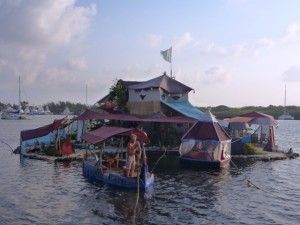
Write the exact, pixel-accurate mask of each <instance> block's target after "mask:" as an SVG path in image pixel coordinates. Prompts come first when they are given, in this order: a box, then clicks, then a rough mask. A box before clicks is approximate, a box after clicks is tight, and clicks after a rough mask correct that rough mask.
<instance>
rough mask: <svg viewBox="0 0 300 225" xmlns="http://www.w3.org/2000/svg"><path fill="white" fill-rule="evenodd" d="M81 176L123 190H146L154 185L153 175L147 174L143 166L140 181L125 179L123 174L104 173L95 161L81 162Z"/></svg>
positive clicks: (145, 166)
mask: <svg viewBox="0 0 300 225" xmlns="http://www.w3.org/2000/svg"><path fill="white" fill-rule="evenodd" d="M83 175H84V176H85V177H86V178H88V179H90V180H93V181H96V182H103V183H107V184H110V185H114V186H118V187H124V188H132V189H137V188H140V189H147V188H149V187H152V186H153V185H154V175H153V174H152V173H149V172H148V166H147V165H144V166H143V168H142V171H141V174H140V179H137V177H135V178H131V177H126V176H124V174H120V173H117V172H113V171H112V172H109V173H107V172H106V173H104V172H103V170H102V168H101V167H99V166H97V165H96V160H87V161H84V162H83ZM138 181H139V182H138Z"/></svg>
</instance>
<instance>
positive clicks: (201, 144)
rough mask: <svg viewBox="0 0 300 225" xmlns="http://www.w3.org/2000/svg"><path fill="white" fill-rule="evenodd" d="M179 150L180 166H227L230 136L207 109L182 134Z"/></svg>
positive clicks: (229, 158) (229, 157)
mask: <svg viewBox="0 0 300 225" xmlns="http://www.w3.org/2000/svg"><path fill="white" fill-rule="evenodd" d="M179 152H180V158H179V160H180V166H181V167H189V168H196V169H198V168H221V167H227V166H228V165H229V163H230V160H231V156H230V153H231V138H230V136H229V135H228V134H227V132H226V131H225V130H224V129H223V127H222V126H221V125H220V124H219V123H218V121H217V120H216V118H215V117H214V116H213V115H212V113H211V112H210V111H209V110H208V111H207V112H206V113H205V114H203V116H202V117H201V118H200V120H199V121H197V122H196V123H195V124H194V125H193V126H192V127H191V129H190V130H188V132H187V133H186V134H185V135H184V136H183V138H182V142H181V145H180V149H179Z"/></svg>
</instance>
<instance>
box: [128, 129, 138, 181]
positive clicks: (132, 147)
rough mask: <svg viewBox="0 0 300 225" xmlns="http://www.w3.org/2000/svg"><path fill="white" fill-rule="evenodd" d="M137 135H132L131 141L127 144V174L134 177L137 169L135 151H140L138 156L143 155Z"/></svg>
mask: <svg viewBox="0 0 300 225" xmlns="http://www.w3.org/2000/svg"><path fill="white" fill-rule="evenodd" d="M136 138H137V136H136V135H135V134H131V135H130V142H129V143H128V145H127V161H126V176H127V177H133V173H134V170H135V153H136V151H138V158H139V159H140V157H141V153H142V151H141V146H140V143H139V142H138V141H137V140H136Z"/></svg>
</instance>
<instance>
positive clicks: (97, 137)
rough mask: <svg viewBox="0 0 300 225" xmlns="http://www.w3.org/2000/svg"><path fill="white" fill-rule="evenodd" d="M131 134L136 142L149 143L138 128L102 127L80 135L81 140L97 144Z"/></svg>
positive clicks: (144, 134)
mask: <svg viewBox="0 0 300 225" xmlns="http://www.w3.org/2000/svg"><path fill="white" fill-rule="evenodd" d="M132 133H133V134H135V135H137V140H139V141H143V142H146V143H150V140H149V138H148V136H147V134H146V133H145V132H143V131H142V130H140V129H138V128H123V127H115V126H102V127H100V128H98V129H96V130H93V131H91V132H88V133H85V134H84V135H82V137H81V139H82V140H84V141H86V142H89V143H91V144H97V143H99V142H101V141H104V140H106V139H108V138H110V137H113V136H116V135H125V136H129V135H130V134H132Z"/></svg>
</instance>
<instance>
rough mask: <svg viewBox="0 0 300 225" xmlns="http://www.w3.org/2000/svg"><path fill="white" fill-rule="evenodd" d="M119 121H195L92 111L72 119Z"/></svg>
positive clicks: (182, 117) (191, 121) (183, 117)
mask: <svg viewBox="0 0 300 225" xmlns="http://www.w3.org/2000/svg"><path fill="white" fill-rule="evenodd" d="M92 119H94V120H104V119H107V120H121V121H136V122H160V123H194V122H195V121H196V119H194V118H190V117H185V116H175V117H143V118H141V117H137V116H132V115H126V114H120V113H119V114H109V113H101V112H95V111H92V110H86V111H85V112H84V113H82V114H81V115H79V116H78V117H76V118H74V119H73V120H92Z"/></svg>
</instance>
